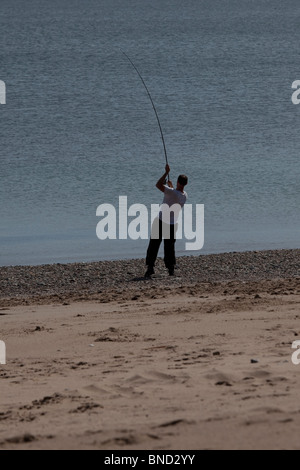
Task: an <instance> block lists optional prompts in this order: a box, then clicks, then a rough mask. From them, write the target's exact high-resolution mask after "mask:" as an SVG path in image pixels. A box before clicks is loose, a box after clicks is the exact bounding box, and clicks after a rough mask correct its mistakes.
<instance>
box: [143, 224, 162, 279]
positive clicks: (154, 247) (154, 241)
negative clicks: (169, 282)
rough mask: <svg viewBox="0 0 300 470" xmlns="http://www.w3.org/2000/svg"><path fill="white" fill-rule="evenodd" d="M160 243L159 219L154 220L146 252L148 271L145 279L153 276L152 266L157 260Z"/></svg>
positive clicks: (160, 227) (160, 228) (160, 229)
mask: <svg viewBox="0 0 300 470" xmlns="http://www.w3.org/2000/svg"><path fill="white" fill-rule="evenodd" d="M161 242H162V222H161V220H159V219H156V220H155V221H154V223H153V227H152V233H151V239H150V243H149V247H148V251H147V259H146V265H147V266H148V271H147V273H146V277H150V276H152V274H154V266H155V263H156V260H157V256H158V252H159V248H160V245H161Z"/></svg>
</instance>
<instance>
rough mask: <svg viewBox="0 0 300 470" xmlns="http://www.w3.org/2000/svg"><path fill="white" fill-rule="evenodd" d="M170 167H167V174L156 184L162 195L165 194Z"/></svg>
mask: <svg viewBox="0 0 300 470" xmlns="http://www.w3.org/2000/svg"><path fill="white" fill-rule="evenodd" d="M170 171H171V170H170V167H169V165H166V172H165V174H164V175H163V176H162V177H161V178H160V180H158V182H157V183H156V187H157V189H159V190H160V191H161V192H162V193H164V192H165V181H166V178H167V176H168V175H169V173H170Z"/></svg>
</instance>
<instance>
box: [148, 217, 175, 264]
mask: <svg viewBox="0 0 300 470" xmlns="http://www.w3.org/2000/svg"><path fill="white" fill-rule="evenodd" d="M176 229H177V225H168V226H166V224H163V222H162V221H161V220H160V219H156V220H155V221H154V223H153V227H152V234H151V240H150V243H149V248H148V251H147V259H146V264H147V266H149V267H150V268H154V266H155V262H156V259H157V256H158V252H159V248H160V245H161V243H162V241H163V238H164V248H165V258H164V261H165V265H166V268H167V269H173V268H174V267H175V265H176V256H175V243H176ZM165 230H167V232H168V231H170V235H169V234H168V235H167V236H165V237H164V235H165ZM154 233H155V234H156V237H154ZM158 235H159V236H158ZM157 236H158V238H157Z"/></svg>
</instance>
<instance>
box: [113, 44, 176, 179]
mask: <svg viewBox="0 0 300 470" xmlns="http://www.w3.org/2000/svg"><path fill="white" fill-rule="evenodd" d="M121 52H122V53H123V54H124V56H125V57H127V59H128V60H129V62H130V63H131V65H132V67H133V68H134V70H135V71H136V73H137V74H138V76H139V77H140V79H141V80H142V83H143V85H144V87H145V89H146V91H147V94H148V96H149V98H150V101H151V104H152V107H153V109H154V112H155V116H156V119H157V122H158V126H159V130H160V134H161V139H162V143H163V147H164V153H165V158H166V164H167V165H169V160H168V154H167V146H166V142H165V138H164V133H163V130H162V126H161V122H160V119H159V115H158V112H157V109H156V107H155V104H154V101H153V99H152V96H151V93H150V91H149V88H148V87H147V85H146V82H145V80H144V79H143V77H142V75H141V73H140V72H139V70H138V68H137V66H136V65H135V64H134V62H133V61H132V59H131V58H130V57H129V56H128V55H127V54H126V52H124V51H123V50H122V49H121ZM168 181H170V177H169V175H168Z"/></svg>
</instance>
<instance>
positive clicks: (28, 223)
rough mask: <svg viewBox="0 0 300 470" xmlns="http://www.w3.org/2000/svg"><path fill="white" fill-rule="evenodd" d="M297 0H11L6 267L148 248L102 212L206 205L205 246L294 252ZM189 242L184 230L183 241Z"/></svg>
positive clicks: (6, 33)
mask: <svg viewBox="0 0 300 470" xmlns="http://www.w3.org/2000/svg"><path fill="white" fill-rule="evenodd" d="M299 20H300V5H299V2H298V1H297V0H286V1H285V2H282V1H279V0H272V1H271V0H270V1H269V0H187V1H185V2H182V1H180V0H151V2H149V1H148V0H85V1H84V2H81V1H78V0H53V1H51V2H48V1H46V0H27V1H26V2H24V1H21V0H2V1H1V17H0V64H1V67H0V80H1V81H3V83H5V85H6V104H5V105H4V104H3V105H0V126H1V130H0V136H1V140H0V202H1V205H0V265H16V264H43V263H57V262H72V261H90V260H95V261H96V260H101V259H121V258H134V257H142V256H144V255H145V250H146V247H147V242H146V241H142V240H137V241H130V240H128V241H126V240H119V241H118V240H116V241H113V240H111V241H110V240H107V241H100V240H98V239H97V237H96V226H97V223H98V219H97V218H96V209H97V207H98V206H99V205H100V204H104V203H108V204H115V205H117V204H118V201H119V197H120V196H127V197H128V201H129V203H130V204H133V203H140V204H146V205H148V207H150V206H151V204H157V203H160V202H161V200H162V194H160V193H159V192H158V191H157V190H156V188H155V184H156V182H157V180H158V179H159V178H160V176H161V175H162V174H163V172H164V165H165V159H164V153H163V147H162V142H161V138H160V133H159V128H158V125H157V121H156V118H155V115H154V112H153V109H152V107H151V103H150V101H149V98H148V96H147V94H146V92H145V89H144V87H143V85H142V83H141V81H140V79H139V77H138V76H137V74H136V72H135V70H134V69H133V67H132V66H131V65H130V63H129V62H128V60H127V59H126V57H125V56H124V55H123V54H122V52H121V49H122V50H124V51H126V53H127V54H128V55H129V56H130V57H131V59H132V60H133V61H134V63H135V64H136V66H137V67H138V68H139V70H140V72H141V73H142V75H143V77H144V79H145V81H146V83H147V85H148V87H149V89H150V91H151V94H152V96H153V100H154V102H155V104H156V106H157V110H158V113H159V116H160V119H161V124H162V127H163V131H164V135H165V140H166V145H167V150H168V155H169V161H170V166H171V171H172V173H171V177H172V179H173V180H174V183H175V182H176V178H177V176H178V174H180V173H186V174H187V175H188V176H189V179H190V183H189V185H188V188H187V191H188V195H189V203H190V204H204V205H205V245H204V249H203V250H202V252H201V253H214V252H227V251H245V250H256V249H280V248H299V231H300V193H299V175H300V135H299V128H300V106H299V107H298V106H295V105H293V103H292V100H291V97H292V93H293V90H292V88H291V87H292V83H293V82H294V81H295V80H297V79H300V62H299V53H298V45H299V40H300V30H299ZM177 248H178V253H179V254H188V255H189V254H197V253H195V252H192V253H189V252H185V251H184V242H182V243H181V242H178V247H177Z"/></svg>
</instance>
